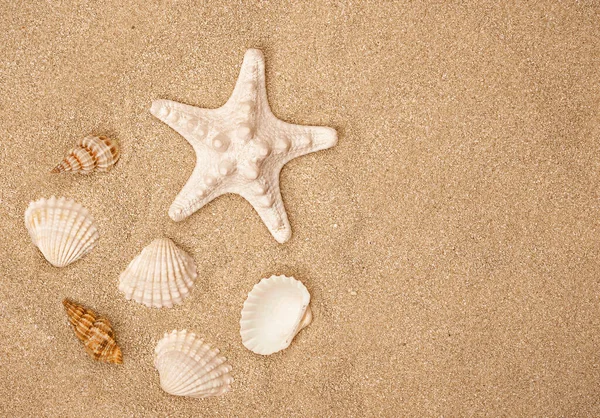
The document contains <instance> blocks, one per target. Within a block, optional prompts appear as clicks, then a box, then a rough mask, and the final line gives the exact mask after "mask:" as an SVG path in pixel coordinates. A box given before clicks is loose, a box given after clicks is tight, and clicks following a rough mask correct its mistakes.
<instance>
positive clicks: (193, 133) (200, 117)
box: [150, 100, 214, 150]
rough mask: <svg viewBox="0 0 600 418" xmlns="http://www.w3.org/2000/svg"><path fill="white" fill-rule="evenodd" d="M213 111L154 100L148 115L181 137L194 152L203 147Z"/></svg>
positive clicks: (169, 101)
mask: <svg viewBox="0 0 600 418" xmlns="http://www.w3.org/2000/svg"><path fill="white" fill-rule="evenodd" d="M212 112H214V110H213V109H201V108H198V107H194V106H189V105H186V104H183V103H177V102H173V101H171V100H154V101H153V102H152V107H151V108H150V113H152V114H153V115H154V116H155V117H156V118H158V119H160V120H161V121H163V122H164V123H166V124H167V125H169V126H170V127H171V128H173V129H174V130H175V131H176V132H177V133H179V134H180V135H181V136H183V137H184V138H185V139H186V140H187V141H188V142H189V143H190V144H191V145H192V146H193V147H194V149H195V150H198V148H199V147H202V146H203V140H204V138H205V137H206V134H207V133H208V120H210V118H211V113H212Z"/></svg>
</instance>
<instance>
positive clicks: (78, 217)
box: [25, 196, 98, 267]
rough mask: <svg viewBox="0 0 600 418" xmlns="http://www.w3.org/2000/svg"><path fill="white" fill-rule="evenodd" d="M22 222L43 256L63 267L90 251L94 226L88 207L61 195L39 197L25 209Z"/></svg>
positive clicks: (93, 237) (55, 264)
mask: <svg viewBox="0 0 600 418" xmlns="http://www.w3.org/2000/svg"><path fill="white" fill-rule="evenodd" d="M25 226H26V227H27V230H28V231H29V236H30V237H31V240H32V241H33V243H34V244H35V245H36V246H37V247H38V248H39V249H40V251H41V252H42V254H43V255H44V257H46V260H48V261H49V262H50V263H51V264H52V265H54V266H56V267H64V266H66V265H68V264H71V263H72V262H74V261H76V260H78V259H79V258H80V257H82V256H83V255H85V254H86V253H88V252H89V251H91V250H92V249H93V248H94V247H95V246H96V242H97V241H98V230H97V229H96V225H95V224H94V220H93V219H92V217H91V216H90V213H89V211H88V210H87V209H86V208H84V207H83V206H81V205H80V204H79V203H76V202H75V201H74V200H71V199H67V198H64V197H61V198H58V199H57V198H56V197H54V196H52V197H51V198H50V199H44V198H42V199H39V200H36V201H35V202H31V203H30V204H29V207H28V208H27V210H26V211H25Z"/></svg>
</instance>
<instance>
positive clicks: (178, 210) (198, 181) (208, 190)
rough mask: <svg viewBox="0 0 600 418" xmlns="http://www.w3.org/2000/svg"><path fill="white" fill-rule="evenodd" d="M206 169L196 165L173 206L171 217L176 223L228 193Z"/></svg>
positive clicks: (203, 166) (170, 212) (170, 210)
mask: <svg viewBox="0 0 600 418" xmlns="http://www.w3.org/2000/svg"><path fill="white" fill-rule="evenodd" d="M205 167H206V166H205V165H203V164H196V167H195V168H194V171H193V172H192V175H191V176H190V178H189V179H188V181H187V183H186V184H185V186H183V189H181V191H180V192H179V194H178V195H177V197H176V198H175V200H174V201H173V203H172V204H171V207H170V208H169V216H170V217H171V219H173V220H174V221H176V222H178V221H182V220H184V219H185V218H187V217H188V216H190V215H191V214H193V213H194V212H196V211H197V210H198V209H200V208H201V207H202V206H204V205H206V204H207V203H208V202H210V201H211V200H213V199H216V198H217V197H219V196H221V195H222V194H224V193H227V191H226V187H225V186H224V185H222V184H219V183H218V180H217V179H215V178H214V177H212V176H210V174H209V171H208V170H207V169H206V168H205ZM207 179H209V181H208V182H207ZM209 183H210V184H209Z"/></svg>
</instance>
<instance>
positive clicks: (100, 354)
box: [63, 299, 123, 364]
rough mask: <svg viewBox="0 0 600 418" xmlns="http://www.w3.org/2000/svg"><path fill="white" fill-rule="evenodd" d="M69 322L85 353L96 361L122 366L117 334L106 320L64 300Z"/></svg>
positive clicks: (89, 310)
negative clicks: (116, 339)
mask: <svg viewBox="0 0 600 418" xmlns="http://www.w3.org/2000/svg"><path fill="white" fill-rule="evenodd" d="M63 305H65V309H66V311H67V316H68V317H69V322H70V323H71V325H72V326H73V331H75V335H76V336H77V338H79V341H81V342H83V345H84V346H85V351H86V352H87V353H88V354H89V355H90V356H91V357H92V358H93V359H94V360H98V361H102V362H105V363H114V364H122V363H123V355H122V354H121V349H120V348H119V346H118V345H117V342H116V341H115V333H114V331H113V329H112V327H111V325H110V321H109V320H108V319H106V318H103V317H101V316H98V315H96V313H95V312H94V311H92V310H91V309H87V308H86V307H84V306H82V305H80V304H78V303H75V302H73V301H70V300H69V299H65V300H63Z"/></svg>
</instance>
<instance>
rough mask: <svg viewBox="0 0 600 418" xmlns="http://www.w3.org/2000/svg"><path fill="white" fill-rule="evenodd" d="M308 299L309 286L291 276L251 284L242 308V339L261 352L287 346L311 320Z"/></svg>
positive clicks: (266, 353)
mask: <svg viewBox="0 0 600 418" xmlns="http://www.w3.org/2000/svg"><path fill="white" fill-rule="evenodd" d="M309 303H310V294H309V293H308V290H307V289H306V287H305V286H304V285H303V284H302V283H301V282H300V281H298V280H296V279H294V278H293V277H286V276H271V277H270V278H268V279H262V280H261V281H260V282H259V283H258V284H256V285H255V286H254V288H252V290H251V291H250V293H249V294H248V298H247V299H246V301H245V302H244V307H243V308H242V319H241V320H240V334H241V336H242V343H243V344H244V346H245V347H246V348H247V349H248V350H250V351H253V352H255V353H256V354H262V355H268V354H273V353H275V352H277V351H281V350H283V349H285V348H287V347H288V346H289V345H290V343H291V342H292V340H293V339H294V337H295V336H296V334H298V332H300V330H301V329H302V328H304V327H306V326H307V325H308V324H310V322H311V321H312V312H311V310H310V307H309V306H308V304H309Z"/></svg>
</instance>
